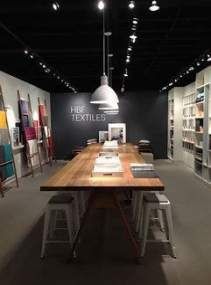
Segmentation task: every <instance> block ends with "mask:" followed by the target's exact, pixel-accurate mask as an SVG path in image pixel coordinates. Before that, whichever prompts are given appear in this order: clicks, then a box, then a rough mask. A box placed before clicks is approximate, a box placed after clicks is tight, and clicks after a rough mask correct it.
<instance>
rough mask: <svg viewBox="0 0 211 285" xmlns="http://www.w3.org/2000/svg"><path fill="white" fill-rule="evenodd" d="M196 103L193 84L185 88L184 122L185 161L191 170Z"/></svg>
mask: <svg viewBox="0 0 211 285" xmlns="http://www.w3.org/2000/svg"><path fill="white" fill-rule="evenodd" d="M195 101H196V93H195V83H191V84H189V85H188V86H186V87H185V88H184V95H183V120H182V146H183V161H184V163H185V164H186V165H187V166H189V167H191V168H194V145H195V115H196V107H195Z"/></svg>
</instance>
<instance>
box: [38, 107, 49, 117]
mask: <svg viewBox="0 0 211 285" xmlns="http://www.w3.org/2000/svg"><path fill="white" fill-rule="evenodd" d="M39 114H40V117H45V116H47V112H46V107H45V105H39Z"/></svg>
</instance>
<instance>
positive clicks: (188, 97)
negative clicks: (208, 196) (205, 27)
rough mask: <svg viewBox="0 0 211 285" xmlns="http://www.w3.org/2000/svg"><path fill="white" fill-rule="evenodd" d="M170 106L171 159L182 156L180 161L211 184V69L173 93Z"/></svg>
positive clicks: (199, 74)
mask: <svg viewBox="0 0 211 285" xmlns="http://www.w3.org/2000/svg"><path fill="white" fill-rule="evenodd" d="M182 90H183V91H182ZM179 97H180V99H181V98H182V106H181V109H182V112H181V113H180V111H179V108H180V101H179ZM168 107H169V111H168V156H169V158H171V159H173V160H180V155H179V153H182V159H181V160H182V161H183V162H184V163H185V164H186V165H188V166H189V167H191V168H192V169H193V171H194V173H195V174H196V175H197V176H198V177H200V178H201V179H203V180H204V181H206V182H208V183H211V67H207V68H206V69H204V70H202V71H200V72H199V73H197V74H196V80H195V82H193V83H191V84H189V85H187V86H185V87H183V88H179V87H177V88H173V89H172V90H170V91H169V94H168ZM180 120H181V121H182V127H181V129H180ZM180 139H181V142H182V144H181V148H180V143H179V142H180Z"/></svg>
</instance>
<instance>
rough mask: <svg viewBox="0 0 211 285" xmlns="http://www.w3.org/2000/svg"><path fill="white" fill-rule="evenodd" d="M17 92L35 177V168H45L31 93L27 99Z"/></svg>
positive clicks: (24, 133) (29, 157)
mask: <svg viewBox="0 0 211 285" xmlns="http://www.w3.org/2000/svg"><path fill="white" fill-rule="evenodd" d="M17 93H18V103H19V112H20V120H21V131H22V136H23V143H24V145H25V146H26V157H27V161H28V165H29V167H30V169H31V174H32V177H34V170H35V168H37V166H38V167H39V168H40V172H42V171H43V170H42V164H41V158H40V149H39V146H38V140H37V135H36V130H35V127H34V124H33V118H32V108H31V100H30V96H29V94H28V101H26V100H24V99H21V96H20V92H19V91H18V92H17Z"/></svg>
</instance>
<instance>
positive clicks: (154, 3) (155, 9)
mask: <svg viewBox="0 0 211 285" xmlns="http://www.w3.org/2000/svg"><path fill="white" fill-rule="evenodd" d="M149 10H150V11H151V12H156V11H158V10H160V6H159V5H158V4H157V1H154V0H153V1H152V4H151V6H150V7H149Z"/></svg>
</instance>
